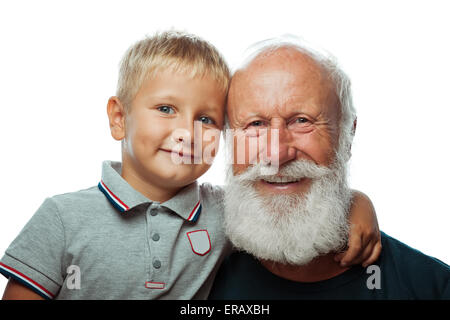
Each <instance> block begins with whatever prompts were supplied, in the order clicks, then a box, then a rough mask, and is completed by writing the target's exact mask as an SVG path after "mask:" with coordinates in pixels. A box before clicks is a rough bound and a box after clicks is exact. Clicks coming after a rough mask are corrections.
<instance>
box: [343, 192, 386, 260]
mask: <svg viewBox="0 0 450 320" xmlns="http://www.w3.org/2000/svg"><path fill="white" fill-rule="evenodd" d="M349 222H350V234H349V239H348V249H347V250H346V251H345V252H343V253H339V254H337V255H336V256H335V260H336V261H340V263H341V265H342V266H348V265H352V264H361V263H362V265H363V267H367V266H368V265H371V264H372V263H374V262H375V261H376V260H377V259H378V257H379V255H380V253H381V233H380V229H379V228H378V221H377V215H376V213H375V208H374V207H373V205H372V201H370V199H369V198H368V197H367V196H366V195H365V194H364V193H362V192H360V191H357V190H353V201H352V206H351V209H350V216H349Z"/></svg>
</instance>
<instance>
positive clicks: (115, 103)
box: [106, 96, 126, 140]
mask: <svg viewBox="0 0 450 320" xmlns="http://www.w3.org/2000/svg"><path fill="white" fill-rule="evenodd" d="M106 112H107V113H108V118H109V128H110V130H111V135H112V137H113V138H114V139H116V140H122V139H123V138H125V116H126V113H125V108H124V106H123V105H122V103H121V102H120V100H119V98H118V97H115V96H114V97H111V98H109V100H108V105H107V107H106Z"/></svg>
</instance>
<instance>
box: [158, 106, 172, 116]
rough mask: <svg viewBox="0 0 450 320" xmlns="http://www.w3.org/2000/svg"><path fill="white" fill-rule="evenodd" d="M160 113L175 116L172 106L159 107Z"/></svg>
mask: <svg viewBox="0 0 450 320" xmlns="http://www.w3.org/2000/svg"><path fill="white" fill-rule="evenodd" d="M157 109H158V110H159V111H161V112H163V113H167V114H173V113H175V110H173V108H172V107H170V106H159V107H158V108H157Z"/></svg>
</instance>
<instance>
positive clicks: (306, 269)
mask: <svg viewBox="0 0 450 320" xmlns="http://www.w3.org/2000/svg"><path fill="white" fill-rule="evenodd" d="M334 256H335V253H329V254H326V255H323V256H320V257H317V258H315V259H314V260H312V261H311V262H310V263H308V264H306V265H303V266H296V265H288V264H282V263H279V262H273V261H268V260H261V264H262V265H263V266H264V267H265V268H266V269H267V270H269V271H270V272H272V273H273V274H275V275H277V276H279V277H281V278H284V279H288V280H291V281H297V282H317V281H322V280H327V279H331V278H333V277H336V276H337V275H339V274H341V273H343V272H345V271H347V270H348V269H349V268H343V267H341V266H340V264H339V263H338V262H336V261H334Z"/></svg>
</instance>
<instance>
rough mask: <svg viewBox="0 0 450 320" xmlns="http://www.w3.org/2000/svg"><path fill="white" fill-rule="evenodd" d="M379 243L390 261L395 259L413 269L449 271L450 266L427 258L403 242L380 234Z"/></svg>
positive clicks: (427, 256) (432, 258) (430, 257)
mask: <svg viewBox="0 0 450 320" xmlns="http://www.w3.org/2000/svg"><path fill="white" fill-rule="evenodd" d="M381 242H382V245H383V251H387V254H389V258H390V259H395V260H396V261H398V262H399V263H407V264H408V265H411V263H413V265H411V266H413V267H420V268H435V269H437V270H443V271H446V272H449V271H450V266H449V265H447V264H446V263H444V262H443V261H441V260H439V259H437V258H435V257H432V256H429V255H427V254H425V253H423V252H421V251H419V250H417V249H415V248H413V247H411V246H409V245H407V244H405V243H403V242H401V241H400V240H398V239H396V238H393V237H391V236H389V235H387V234H386V233H384V232H381Z"/></svg>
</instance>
